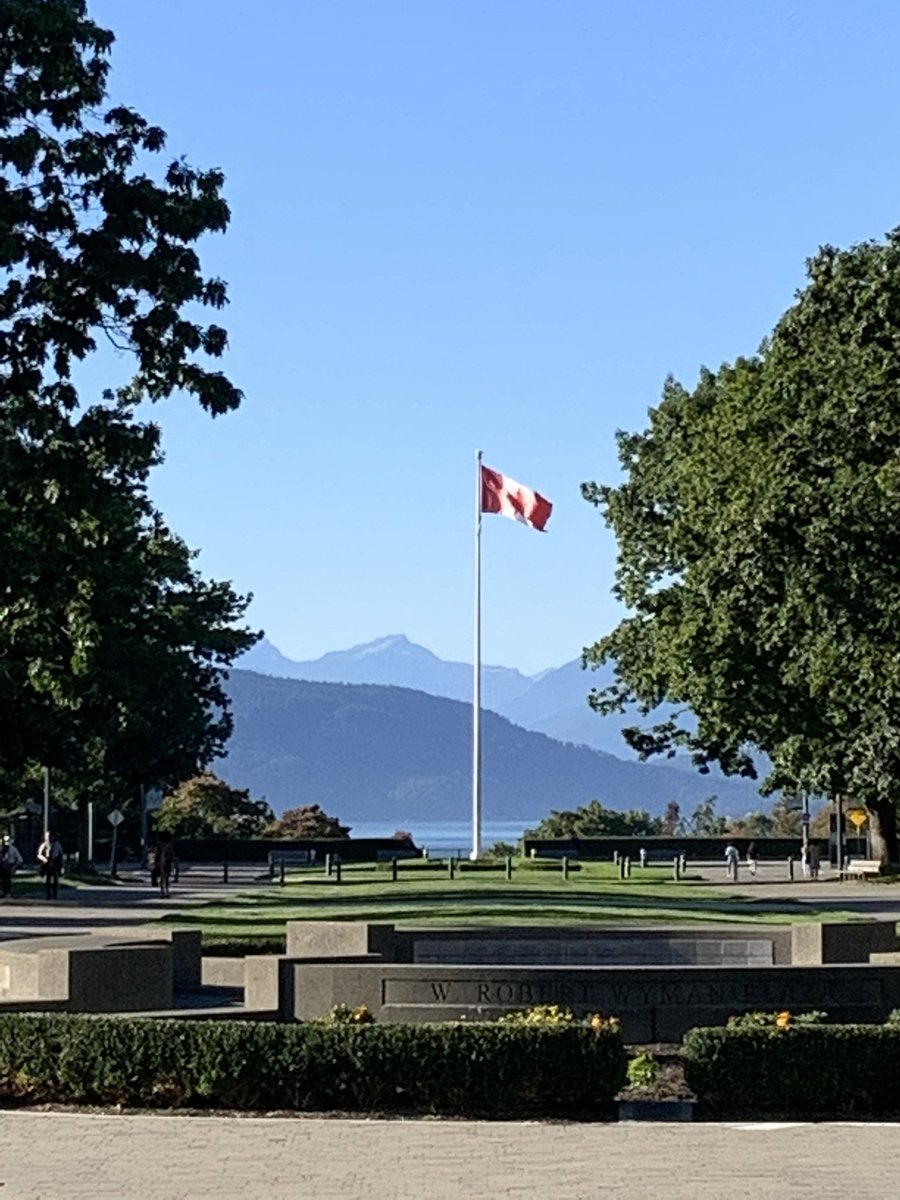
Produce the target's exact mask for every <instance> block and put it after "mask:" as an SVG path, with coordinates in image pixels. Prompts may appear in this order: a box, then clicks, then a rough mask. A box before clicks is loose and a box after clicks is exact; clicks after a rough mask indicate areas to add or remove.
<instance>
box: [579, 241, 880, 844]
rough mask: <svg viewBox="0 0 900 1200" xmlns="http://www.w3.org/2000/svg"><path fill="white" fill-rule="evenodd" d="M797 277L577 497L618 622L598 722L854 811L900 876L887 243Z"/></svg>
mask: <svg viewBox="0 0 900 1200" xmlns="http://www.w3.org/2000/svg"><path fill="white" fill-rule="evenodd" d="M807 272H808V284H807V286H806V287H805V288H804V289H803V290H802V291H801V292H800V293H799V294H798V296H797V299H796V302H795V304H794V305H793V306H792V307H791V308H790V309H789V310H788V311H787V312H786V313H785V314H784V316H783V317H782V318H781V320H780V321H779V322H778V324H777V325H776V327H775V329H774V331H773V332H772V334H771V336H770V337H769V338H768V339H767V340H766V341H765V343H764V344H763V345H762V347H761V349H760V350H759V352H758V353H757V354H756V355H753V356H752V357H748V358H742V359H738V360H737V361H736V362H735V363H734V364H730V365H729V364H726V365H724V366H722V367H721V368H720V369H719V370H718V371H709V370H704V371H703V372H702V373H701V376H700V379H699V382H698V384H697V386H696V387H695V388H694V389H693V390H688V389H686V388H684V387H682V386H681V385H680V384H678V383H676V382H675V381H674V380H672V379H669V380H668V381H667V383H666V385H665V388H664V391H663V397H662V401H661V403H660V404H659V405H658V407H657V408H655V409H653V410H651V412H650V422H649V427H648V428H647V429H646V430H645V431H644V432H643V433H639V434H626V433H622V434H620V435H619V455H620V460H621V463H622V467H623V469H624V473H625V479H624V482H622V483H620V484H618V485H616V486H604V485H600V484H596V483H589V484H585V485H583V489H582V490H583V494H584V496H585V498H586V499H587V500H589V501H590V502H591V503H593V504H595V505H598V506H599V507H600V508H601V509H602V511H603V513H604V515H605V517H606V520H607V522H608V523H609V525H610V526H611V527H612V529H613V531H614V533H615V535H616V539H617V542H618V554H619V558H618V569H617V576H616V588H615V590H616V594H617V595H618V596H619V598H620V599H621V600H622V601H623V602H624V604H625V605H626V606H627V608H628V609H629V610H630V611H629V615H628V616H626V617H625V619H624V620H623V621H621V622H620V623H619V625H618V626H617V627H616V628H615V629H614V630H613V631H612V632H611V633H609V634H607V635H606V636H605V637H603V638H601V639H600V640H599V641H598V642H597V643H596V644H595V645H594V646H592V647H591V648H589V649H588V650H587V651H586V653H585V657H586V661H587V662H589V663H592V664H599V663H601V662H604V661H607V660H610V661H612V663H613V665H614V669H615V674H616V682H615V684H614V686H613V688H612V689H610V690H608V691H607V692H605V693H594V694H593V695H592V703H593V704H594V705H595V707H598V708H599V709H601V710H606V711H609V710H610V709H613V708H621V707H623V706H624V704H625V703H626V702H628V701H635V700H636V701H637V702H638V704H639V706H640V710H641V711H642V713H643V714H644V715H647V714H648V713H650V712H651V711H652V710H654V709H657V708H658V706H661V705H662V706H664V708H663V717H662V718H661V719H660V720H659V721H658V723H657V724H656V725H655V726H654V727H653V728H651V729H649V730H640V729H631V730H629V731H627V732H626V737H627V738H628V740H629V742H630V743H631V744H632V746H634V747H635V748H636V749H637V750H638V751H639V753H640V754H641V755H642V756H644V757H646V756H648V755H650V754H653V753H660V752H663V753H671V752H673V751H674V750H675V748H677V747H678V746H686V747H687V748H688V749H689V750H690V752H691V753H692V755H693V758H694V762H695V764H696V765H697V766H699V767H700V768H701V769H703V768H705V767H706V766H707V765H708V764H709V763H710V762H713V761H717V762H719V763H720V764H721V766H722V767H723V769H724V770H725V771H726V772H727V773H735V772H739V773H743V774H747V775H751V776H753V775H755V773H756V769H757V765H758V764H759V761H760V754H764V755H765V756H766V757H767V759H768V761H769V762H770V763H771V768H770V770H769V771H768V774H767V778H766V779H765V781H764V789H765V790H772V789H775V788H782V789H784V790H785V791H786V792H788V793H791V792H795V793H799V792H801V791H804V790H805V791H807V792H809V793H811V794H820V795H824V796H827V797H835V796H849V797H852V798H854V799H855V800H856V801H857V802H861V803H863V804H864V805H865V806H866V807H867V809H868V810H869V813H870V816H871V818H872V831H873V835H874V840H875V845H876V849H877V851H878V852H879V853H880V854H881V855H882V856H883V857H890V858H891V859H892V860H894V859H896V857H897V844H896V823H895V809H894V804H895V798H896V797H897V796H898V795H900V790H898V785H900V723H898V721H897V718H896V712H897V701H898V696H900V588H898V583H900V556H898V555H897V553H896V529H897V527H898V518H900V408H898V405H897V395H898V384H900V303H898V299H900V230H898V231H894V232H893V233H891V234H890V235H889V236H888V237H887V239H886V241H884V242H867V243H864V244H862V245H858V246H854V247H851V248H850V249H847V250H837V249H834V248H832V247H827V246H826V247H824V248H823V249H821V250H820V251H819V253H818V254H817V255H816V256H815V257H814V258H812V259H811V260H810V261H809V263H808V264H807ZM687 710H690V712H691V713H692V714H693V718H692V719H690V720H689V719H687ZM694 719H695V720H694Z"/></svg>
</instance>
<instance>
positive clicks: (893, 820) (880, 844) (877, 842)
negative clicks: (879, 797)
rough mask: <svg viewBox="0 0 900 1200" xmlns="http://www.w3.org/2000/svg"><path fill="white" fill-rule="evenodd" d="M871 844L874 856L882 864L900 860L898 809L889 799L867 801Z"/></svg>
mask: <svg viewBox="0 0 900 1200" xmlns="http://www.w3.org/2000/svg"><path fill="white" fill-rule="evenodd" d="M866 812H867V813H868V814H869V844H870V846H871V853H872V857H873V858H877V859H878V860H879V861H880V862H881V863H882V865H884V866H886V865H887V864H888V863H896V862H898V861H900V855H898V845H897V809H896V808H895V807H894V805H893V804H892V803H891V802H890V801H889V800H884V801H881V802H880V803H867V804H866Z"/></svg>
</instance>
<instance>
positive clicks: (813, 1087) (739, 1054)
mask: <svg viewBox="0 0 900 1200" xmlns="http://www.w3.org/2000/svg"><path fill="white" fill-rule="evenodd" d="M683 1056H684V1072H685V1079H686V1081H687V1083H688V1085H689V1087H690V1088H691V1089H692V1091H694V1092H695V1093H696V1095H697V1099H698V1101H699V1102H700V1103H701V1104H703V1105H704V1106H708V1107H709V1108H711V1109H715V1110H716V1111H717V1112H723V1113H747V1112H758V1113H791V1114H792V1115H796V1116H800V1115H805V1114H814V1113H828V1114H832V1115H835V1114H875V1113H897V1112H900V1027H898V1026H890V1025H792V1026H789V1027H788V1028H786V1029H779V1028H777V1027H773V1026H769V1027H768V1028H766V1027H757V1028H724V1027H722V1026H718V1027H716V1028H708V1029H691V1030H689V1031H688V1033H687V1034H686V1035H685V1038H684V1044H683Z"/></svg>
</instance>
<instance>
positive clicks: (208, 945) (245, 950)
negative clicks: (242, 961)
mask: <svg viewBox="0 0 900 1200" xmlns="http://www.w3.org/2000/svg"><path fill="white" fill-rule="evenodd" d="M201 946H202V953H203V954H204V955H207V956H209V957H210V958H219V957H221V958H246V957H247V956H248V955H251V954H284V953H285V952H286V943H285V936H284V934H283V933H280V934H278V933H276V934H272V935H271V936H269V935H268V934H263V933H261V934H258V935H257V936H255V937H247V936H246V935H243V936H242V935H240V934H233V935H232V934H204V935H203V938H202V942H201Z"/></svg>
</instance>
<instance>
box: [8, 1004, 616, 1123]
mask: <svg viewBox="0 0 900 1200" xmlns="http://www.w3.org/2000/svg"><path fill="white" fill-rule="evenodd" d="M624 1080H625V1049H624V1046H623V1044H622V1040H621V1037H620V1035H619V1033H618V1031H617V1029H615V1028H613V1027H612V1026H610V1025H609V1024H608V1023H606V1024H604V1025H602V1027H599V1028H592V1027H591V1025H589V1024H587V1023H580V1024H576V1023H566V1024H563V1025H560V1026H540V1027H538V1026H532V1027H529V1026H526V1025H520V1026H512V1025H502V1024H499V1023H490V1022H483V1023H482V1022H471V1023H470V1022H460V1023H451V1024H433V1025H373V1024H358V1023H355V1022H349V1023H347V1022H343V1021H327V1020H326V1021H323V1022H317V1021H310V1022H303V1023H293V1024H278V1023H275V1022H271V1023H270V1022H255V1021H215V1020H212V1021H179V1020H159V1021H156V1020H150V1019H146V1018H125V1017H84V1016H74V1015H68V1014H26V1013H17V1014H9V1015H6V1016H2V1017H0V1090H3V1091H5V1092H6V1094H7V1095H12V1096H17V1097H21V1098H24V1099H26V1100H29V1101H33V1102H63V1103H66V1102H76V1103H90V1104H124V1105H133V1106H141V1107H167V1108H168V1107H173V1108H177V1107H187V1106H189V1107H211V1108H213V1107H214V1108H235V1109H248V1110H271V1109H290V1110H303V1111H314V1112H315V1111H318V1112H327V1111H336V1110H337V1111H355V1112H360V1111H362V1112H418V1113H444V1114H453V1115H462V1114H467V1113H468V1114H484V1115H491V1114H504V1115H526V1114H527V1115H544V1114H548V1115H549V1114H579V1113H589V1112H602V1111H603V1110H604V1109H605V1108H606V1107H607V1106H608V1105H610V1104H611V1102H612V1097H613V1096H614V1095H615V1094H616V1092H618V1091H619V1089H620V1088H621V1087H622V1085H623V1083H624Z"/></svg>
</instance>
